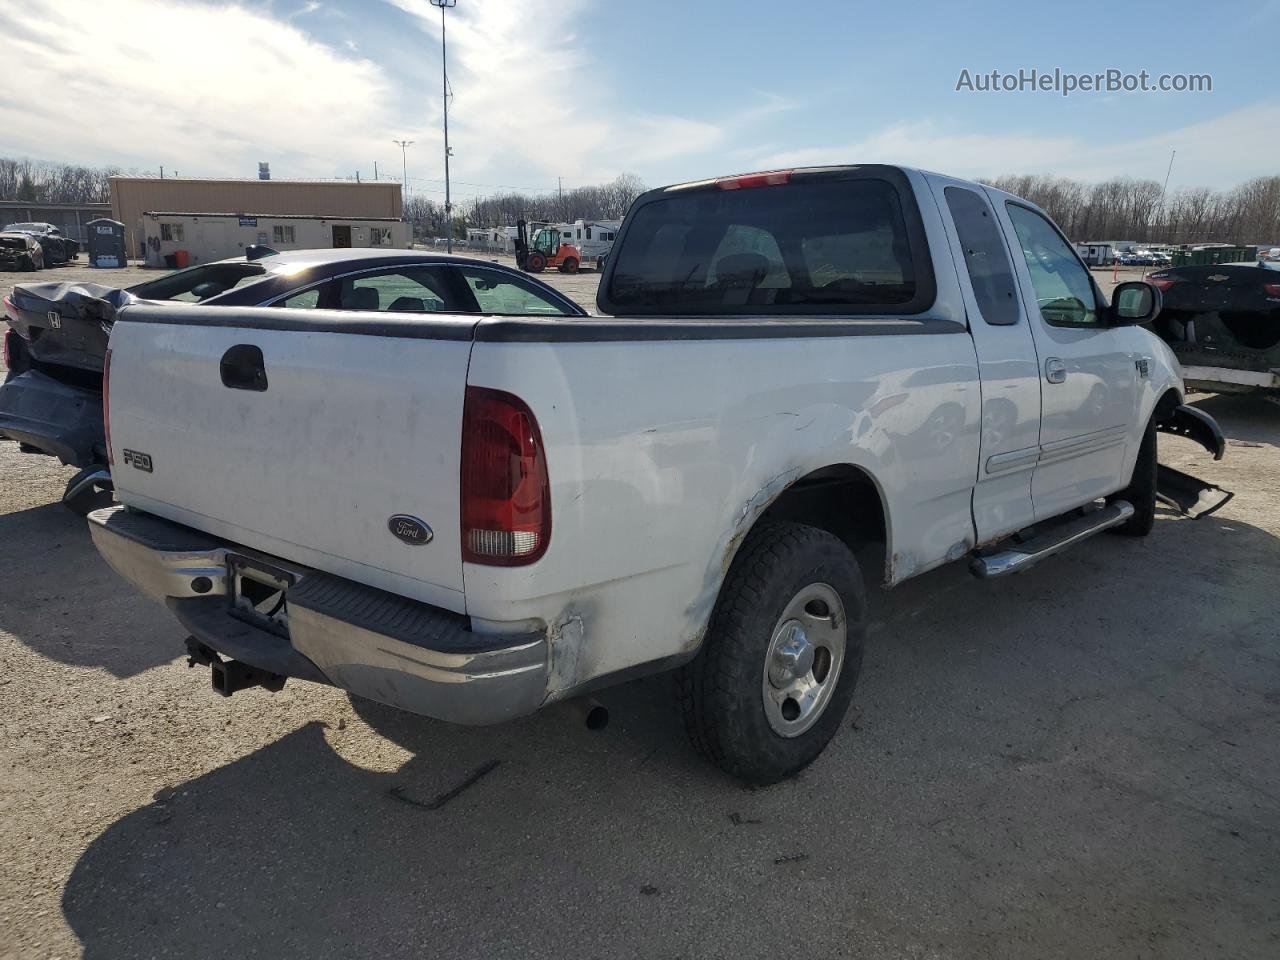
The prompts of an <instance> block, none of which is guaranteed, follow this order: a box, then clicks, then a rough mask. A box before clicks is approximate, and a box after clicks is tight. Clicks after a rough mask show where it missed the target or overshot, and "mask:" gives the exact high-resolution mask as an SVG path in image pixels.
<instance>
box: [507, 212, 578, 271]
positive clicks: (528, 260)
mask: <svg viewBox="0 0 1280 960" xmlns="http://www.w3.org/2000/svg"><path fill="white" fill-rule="evenodd" d="M534 226H535V227H537V228H538V230H537V232H536V233H535V234H534V235H533V242H532V243H530V242H529V224H528V223H526V222H525V221H524V220H517V221H516V266H517V267H519V268H520V269H521V270H523V271H525V272H526V273H541V272H542V271H543V270H545V269H547V267H555V268H556V269H557V270H559V271H560V272H561V273H577V272H578V267H579V265H581V263H582V256H581V255H580V254H579V253H578V248H577V247H575V246H574V245H573V244H572V243H568V242H567V241H565V240H564V239H563V238H562V237H561V236H560V228H559V227H557V226H556V225H555V224H547V225H541V224H536V223H535V224H534Z"/></svg>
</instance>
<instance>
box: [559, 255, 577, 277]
mask: <svg viewBox="0 0 1280 960" xmlns="http://www.w3.org/2000/svg"><path fill="white" fill-rule="evenodd" d="M560 269H561V271H563V272H564V273H577V272H578V261H577V259H576V258H574V257H567V258H566V259H565V261H564V265H563V266H562V267H561V268H560Z"/></svg>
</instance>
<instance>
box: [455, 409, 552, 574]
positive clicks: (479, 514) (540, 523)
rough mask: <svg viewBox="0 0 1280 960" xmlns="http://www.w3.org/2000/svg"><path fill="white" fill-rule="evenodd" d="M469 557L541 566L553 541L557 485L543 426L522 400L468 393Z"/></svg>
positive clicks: (465, 502)
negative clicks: (552, 476)
mask: <svg viewBox="0 0 1280 960" xmlns="http://www.w3.org/2000/svg"><path fill="white" fill-rule="evenodd" d="M461 482H462V489H461V514H462V559H463V560H465V561H467V562H468V563H484V564H489V565H490V566H500V567H515V566H519V565H521V564H526V563H533V562H534V561H535V560H537V559H538V558H539V557H541V556H542V555H543V554H544V553H545V552H546V550H547V542H548V540H550V538H551V482H550V481H549V480H548V478H547V458H546V451H545V449H544V448H543V446H542V435H541V434H540V433H539V432H538V421H537V420H536V419H534V416H533V412H532V411H531V410H530V409H529V407H528V406H527V405H526V404H525V402H524V401H523V400H521V399H520V398H519V397H516V396H513V395H512V394H510V393H504V392H503V391H501V390H489V389H487V388H485V387H467V394H466V402H465V404H464V408H463V412H462V477H461Z"/></svg>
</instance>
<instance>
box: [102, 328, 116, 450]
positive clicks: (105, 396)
mask: <svg viewBox="0 0 1280 960" xmlns="http://www.w3.org/2000/svg"><path fill="white" fill-rule="evenodd" d="M102 434H103V437H104V438H105V440H106V444H107V466H109V467H113V466H115V459H114V458H113V457H112V456H111V348H110V347H107V352H106V353H105V354H103V356H102Z"/></svg>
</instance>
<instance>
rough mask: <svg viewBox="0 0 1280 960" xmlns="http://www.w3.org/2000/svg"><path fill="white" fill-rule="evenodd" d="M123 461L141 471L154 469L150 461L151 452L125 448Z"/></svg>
mask: <svg viewBox="0 0 1280 960" xmlns="http://www.w3.org/2000/svg"><path fill="white" fill-rule="evenodd" d="M124 462H125V463H126V464H128V465H129V466H131V467H133V468H134V469H135V470H141V471H142V472H143V473H150V472H151V471H152V470H153V469H154V467H153V465H152V463H151V454H149V453H142V452H141V451H139V450H125V451H124Z"/></svg>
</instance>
